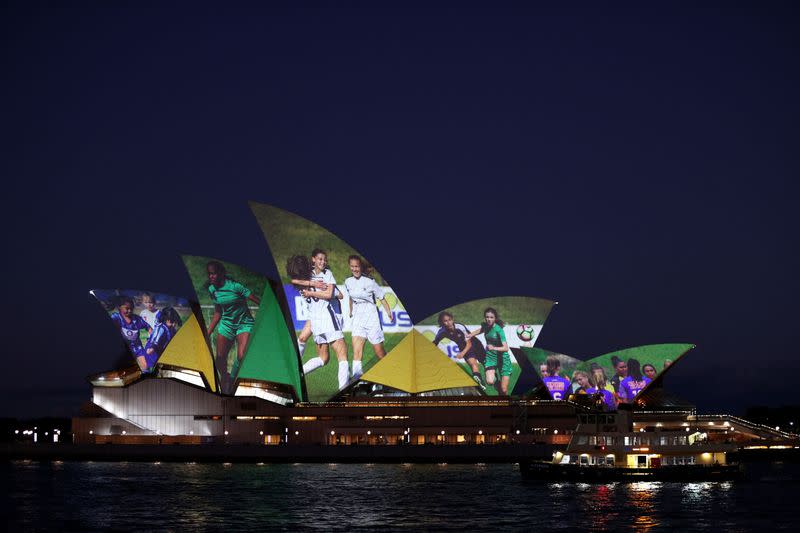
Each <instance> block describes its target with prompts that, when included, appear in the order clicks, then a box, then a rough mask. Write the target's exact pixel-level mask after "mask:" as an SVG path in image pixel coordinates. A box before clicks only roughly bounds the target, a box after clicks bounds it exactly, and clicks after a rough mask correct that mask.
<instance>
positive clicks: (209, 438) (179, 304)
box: [73, 203, 794, 466]
mask: <svg viewBox="0 0 800 533" xmlns="http://www.w3.org/2000/svg"><path fill="white" fill-rule="evenodd" d="M250 208H251V209H252V211H253V214H254V215H255V219H256V221H257V223H258V224H259V225H260V227H261V229H262V231H263V233H264V236H265V238H266V241H267V243H268V246H269V250H270V252H271V255H272V257H273V258H274V260H275V264H276V266H277V269H278V272H279V275H280V279H279V280H274V279H269V278H267V277H266V276H263V275H261V274H258V273H255V272H252V271H249V270H247V269H245V268H242V267H240V266H237V265H234V264H231V263H228V262H226V261H224V260H222V259H218V258H212V257H198V256H184V257H183V260H184V264H185V266H186V270H187V273H188V275H189V277H190V278H191V281H192V285H193V286H194V288H195V294H194V295H191V296H174V295H169V294H162V293H158V292H154V291H147V290H138V289H137V290H131V289H125V288H111V289H96V290H93V291H91V294H92V295H93V296H94V297H95V298H96V299H97V301H98V302H99V304H100V305H102V306H103V307H104V309H105V310H106V311H107V313H108V316H109V319H110V320H109V324H111V325H112V326H111V327H114V328H116V329H117V330H118V331H119V332H120V334H121V337H122V342H124V343H125V345H126V347H127V349H128V351H130V365H128V366H126V367H124V368H116V369H113V370H111V371H107V372H102V373H98V374H96V375H93V376H90V377H89V381H90V382H91V385H92V397H91V401H90V402H87V403H86V404H85V405H84V406H83V407H82V409H81V414H80V416H78V417H76V418H75V419H73V435H74V440H75V442H76V443H84V444H88V443H96V444H102V443H117V444H171V443H180V444H197V445H204V444H207V443H209V444H217V445H219V444H231V445H233V444H249V445H263V446H287V445H288V446H291V445H320V446H323V445H324V446H341V445H364V446H369V445H373V446H379V445H380V446H398V445H403V446H419V445H431V444H432V445H452V446H459V445H463V446H468V445H482V446H493V445H501V444H510V443H515V444H518V445H520V444H521V445H524V444H531V445H537V444H540V445H541V444H544V445H548V446H550V447H551V448H552V447H553V446H555V447H556V448H557V449H560V450H562V452H563V453H566V454H571V456H572V459H571V460H572V461H585V462H586V461H588V462H591V463H592V464H595V463H603V462H604V461H607V462H609V463H612V462H613V463H616V464H628V465H632V466H635V465H644V464H650V463H653V464H655V463H656V462H658V463H662V464H683V463H684V462H686V463H692V464H695V463H699V462H704V461H705V462H721V461H724V452H725V451H727V450H734V449H737V448H741V447H743V446H754V445H763V444H765V443H766V444H767V445H781V443H785V442H794V436H793V435H790V434H786V433H782V432H781V431H778V430H775V429H774V428H767V427H764V426H759V425H757V424H753V423H750V422H748V421H746V420H742V419H740V418H737V417H733V416H729V415H699V414H697V411H696V409H695V406H694V405H693V404H691V403H689V402H687V401H684V400H681V399H679V398H676V397H674V396H673V395H671V394H669V393H668V392H667V391H666V390H665V388H664V378H665V377H666V376H667V374H669V372H670V371H671V370H672V369H673V368H674V367H675V365H677V364H685V363H683V361H684V359H686V355H687V354H688V353H690V352H691V350H692V348H693V345H691V344H652V345H646V346H638V347H633V348H628V349H623V350H619V351H616V352H613V353H608V354H603V355H599V356H597V357H594V358H592V359H589V360H579V359H576V358H573V357H570V356H567V355H565V354H562V353H559V352H558V351H553V350H548V349H544V348H541V347H539V346H537V344H536V341H537V339H538V337H539V334H540V332H541V330H542V327H543V326H544V323H545V321H546V320H547V318H548V315H549V313H550V311H551V309H552V307H553V306H554V305H555V302H552V301H549V300H545V299H540V298H531V297H527V296H500V297H496V298H486V299H481V300H471V301H465V302H452V303H451V305H449V306H446V307H445V306H443V307H442V309H441V312H439V313H436V314H434V315H432V316H429V317H418V316H415V315H414V314H413V311H412V310H408V309H406V308H405V307H404V305H403V303H402V301H401V300H400V298H399V295H398V294H396V292H395V291H394V290H393V289H392V287H391V285H390V284H389V283H388V281H387V280H386V279H385V278H384V277H383V276H382V274H381V273H380V271H379V270H378V269H377V268H375V266H373V265H372V264H371V263H370V262H369V260H368V258H367V257H365V256H364V255H362V254H360V253H359V252H357V251H355V250H354V249H353V248H352V247H350V246H349V245H348V244H347V243H346V242H345V241H343V240H342V239H340V238H339V237H337V236H336V235H334V234H332V233H331V232H329V231H327V230H325V229H324V228H322V227H320V226H319V225H317V224H314V223H313V222H310V221H308V220H306V219H304V218H302V217H300V216H298V215H295V214H293V213H289V212H287V211H284V210H282V209H279V208H276V207H273V206H269V205H263V204H256V203H253V204H251V205H250ZM406 272H408V274H409V275H413V269H412V268H409V270H408V271H406ZM581 428H583V431H581ZM586 428H591V431H588V432H587V431H585V430H586ZM687 450H690V451H688V452H687Z"/></svg>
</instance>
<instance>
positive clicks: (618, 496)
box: [7, 461, 799, 532]
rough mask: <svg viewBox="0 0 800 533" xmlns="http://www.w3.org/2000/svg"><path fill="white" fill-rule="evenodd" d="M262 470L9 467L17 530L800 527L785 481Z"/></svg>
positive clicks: (385, 467) (435, 469) (451, 467)
mask: <svg viewBox="0 0 800 533" xmlns="http://www.w3.org/2000/svg"><path fill="white" fill-rule="evenodd" d="M263 466H265V465H264V464H231V463H225V464H208V463H194V464H187V463H168V462H165V463H161V464H160V465H155V464H154V463H152V462H151V463H138V462H129V463H128V464H127V465H124V468H123V465H122V464H121V463H109V462H100V463H94V464H89V463H85V462H84V463H78V462H69V461H67V462H64V463H62V464H60V465H58V468H54V467H53V465H52V464H51V463H50V462H46V463H35V464H32V463H31V462H21V461H14V462H9V463H8V464H7V472H8V475H7V478H8V479H7V485H8V486H9V488H10V490H9V492H8V494H9V495H10V498H11V503H12V505H13V506H14V508H15V509H16V512H15V513H14V514H13V515H12V517H13V520H14V522H13V523H12V524H11V527H10V529H13V530H18V529H22V530H31V529H59V528H63V526H64V524H71V525H72V527H73V528H74V529H80V530H97V529H110V528H115V527H118V526H119V524H131V527H132V528H133V529H146V530H198V529H203V530H208V529H224V528H226V527H231V528H233V529H258V530H275V529H278V530H299V529H316V530H320V531H326V532H327V531H330V530H332V529H333V530H342V531H344V530H348V529H352V528H354V527H355V528H357V529H385V530H392V529H405V530H469V531H473V530H484V529H490V530H493V531H499V530H503V529H506V530H519V529H525V530H531V531H533V530H537V529H550V528H552V527H553V524H558V528H559V529H563V530H565V531H568V530H572V529H576V530H587V529H589V530H617V529H633V530H637V531H639V530H641V531H649V530H676V531H686V530H690V529H691V530H697V529H700V530H707V531H714V532H716V531H724V530H728V531H730V530H734V531H741V530H755V529H759V528H765V527H769V528H770V529H771V530H773V529H781V528H782V527H783V528H785V529H790V530H791V529H795V528H794V527H792V526H797V525H799V524H798V519H797V518H796V516H795V513H794V507H793V505H791V504H790V503H789V500H788V499H790V492H787V490H786V486H784V485H780V484H755V483H732V482H725V483H716V482H707V483H687V484H681V483H659V482H637V483H625V482H615V483H569V482H558V483H532V482H526V481H523V480H522V478H521V475H520V473H519V471H518V469H516V468H513V467H512V466H511V465H508V464H479V465H475V464H472V465H461V464H452V463H450V464H447V465H446V466H443V465H436V464H411V463H404V464H379V463H375V464H370V465H369V466H367V465H363V464H342V463H339V464H330V465H328V464H300V463H298V464H294V465H291V464H269V465H266V466H268V467H269V470H268V471H265V470H264V469H263ZM53 487H58V490H53ZM143 510H146V512H145V511H143ZM499 511H502V512H499Z"/></svg>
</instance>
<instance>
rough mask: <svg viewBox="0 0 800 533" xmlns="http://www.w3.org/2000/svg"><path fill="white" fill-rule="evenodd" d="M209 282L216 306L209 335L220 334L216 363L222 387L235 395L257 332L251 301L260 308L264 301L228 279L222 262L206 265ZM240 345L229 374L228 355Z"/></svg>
mask: <svg viewBox="0 0 800 533" xmlns="http://www.w3.org/2000/svg"><path fill="white" fill-rule="evenodd" d="M206 272H207V273H208V282H207V283H206V288H207V290H208V294H209V296H210V297H211V300H212V301H213V302H214V315H213V316H212V317H211V324H210V325H209V326H208V335H209V336H211V334H212V333H213V332H214V330H216V331H217V338H216V343H215V347H216V352H217V354H216V361H217V370H219V373H220V386H221V388H222V391H223V392H225V393H229V392H231V390H230V389H231V387H232V385H233V380H234V379H235V377H236V375H237V374H238V372H239V365H240V364H241V362H242V359H243V358H244V354H245V352H246V351H247V343H248V342H249V341H250V332H251V331H253V325H254V324H255V320H253V315H251V314H250V308H249V307H248V305H247V302H248V301H251V302H253V303H254V304H256V305H260V304H261V299H260V298H259V297H258V296H257V295H255V294H253V292H252V291H251V290H250V289H248V288H247V287H245V286H244V285H242V284H241V283H239V282H238V281H236V280H235V279H233V278H230V277H228V275H227V272H226V271H225V265H223V264H222V263H220V262H219V261H209V262H208V264H207V265H206ZM234 342H235V343H236V360H235V361H234V363H233V368H231V371H230V372H229V371H228V353H229V352H230V350H231V348H232V347H233V343H234Z"/></svg>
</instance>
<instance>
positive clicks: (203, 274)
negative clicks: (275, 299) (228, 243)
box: [183, 255, 267, 305]
mask: <svg viewBox="0 0 800 533" xmlns="http://www.w3.org/2000/svg"><path fill="white" fill-rule="evenodd" d="M212 260H215V259H213V258H211V257H200V256H195V255H184V256H183V264H184V265H186V271H187V272H188V273H189V279H191V280H192V286H193V287H194V291H195V293H196V294H197V301H198V302H200V305H214V301H213V300H212V299H211V296H210V295H209V294H208V285H207V283H208V271H207V269H206V266H207V265H208V262H209V261H212ZM220 262H221V263H222V264H223V265H225V270H226V271H227V274H228V277H230V278H233V279H235V280H236V281H238V282H239V283H241V284H242V285H244V286H245V287H247V288H248V289H250V290H251V291H253V294H255V295H257V296H258V297H261V295H262V294H263V293H264V288H265V287H266V286H267V278H266V277H265V276H262V275H261V274H258V273H256V272H253V271H251V270H248V269H246V268H242V267H240V266H238V265H234V264H231V263H227V262H225V261H220Z"/></svg>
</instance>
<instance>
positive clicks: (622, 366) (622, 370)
mask: <svg viewBox="0 0 800 533" xmlns="http://www.w3.org/2000/svg"><path fill="white" fill-rule="evenodd" d="M611 366H612V367H614V377H612V378H611V385H613V386H614V394H616V395H617V397H619V386H620V384H621V383H622V380H623V379H625V378H626V377H628V364H627V363H626V362H625V361H623V360H622V359H620V358H619V357H617V356H616V355H612V356H611Z"/></svg>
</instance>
